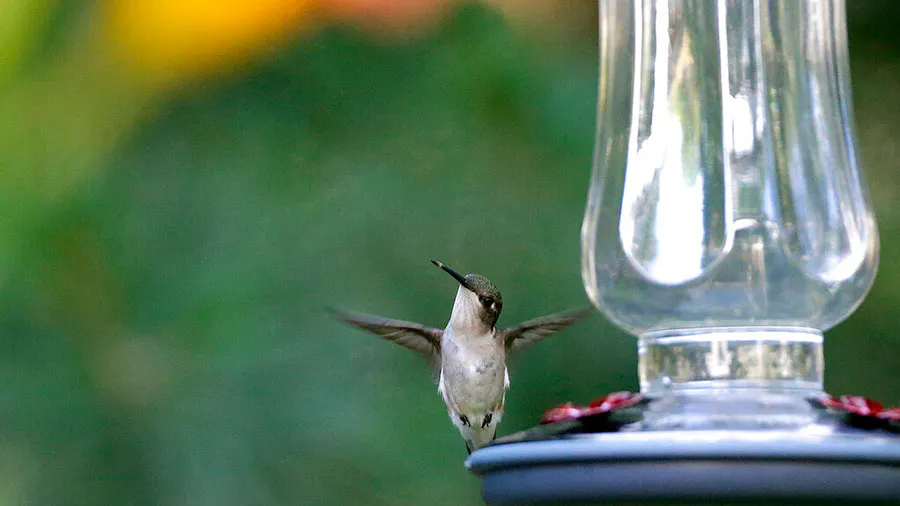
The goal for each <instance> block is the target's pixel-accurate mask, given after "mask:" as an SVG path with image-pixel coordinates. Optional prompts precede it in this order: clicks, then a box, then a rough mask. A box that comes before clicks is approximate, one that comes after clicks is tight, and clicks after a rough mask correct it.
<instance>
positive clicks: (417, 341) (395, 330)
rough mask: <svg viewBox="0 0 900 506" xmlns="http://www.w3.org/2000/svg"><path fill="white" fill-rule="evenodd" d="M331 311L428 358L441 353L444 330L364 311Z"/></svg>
mask: <svg viewBox="0 0 900 506" xmlns="http://www.w3.org/2000/svg"><path fill="white" fill-rule="evenodd" d="M331 312H332V314H334V316H335V317H336V318H338V319H339V320H341V321H344V322H346V323H349V324H350V325H354V326H356V327H359V328H361V329H363V330H367V331H369V332H371V333H373V334H376V335H379V336H381V337H383V338H385V339H387V340H388V341H391V342H392V343H397V344H399V345H400V346H403V347H404V348H407V349H410V350H412V351H415V352H417V353H421V354H422V355H425V356H426V357H428V358H431V359H433V358H434V357H435V356H440V354H441V334H443V332H444V331H443V330H440V329H435V328H431V327H426V326H424V325H421V324H418V323H415V322H407V321H403V320H392V319H390V318H383V317H381V316H375V315H368V314H364V313H355V312H353V313H351V312H347V311H340V310H337V309H331Z"/></svg>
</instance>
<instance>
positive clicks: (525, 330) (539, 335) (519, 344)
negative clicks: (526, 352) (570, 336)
mask: <svg viewBox="0 0 900 506" xmlns="http://www.w3.org/2000/svg"><path fill="white" fill-rule="evenodd" d="M589 312H590V308H588V307H583V308H580V309H575V310H572V311H565V312H562V313H554V314H551V315H547V316H542V317H540V318H535V319H533V320H528V321H526V322H522V323H520V324H518V325H516V326H515V327H510V328H508V329H503V330H501V331H500V337H501V338H502V339H503V342H504V343H505V344H506V351H507V353H508V354H510V355H512V354H513V353H516V352H518V351H520V350H521V349H522V348H525V347H526V346H528V345H530V344H532V343H535V342H537V341H540V340H541V339H543V338H545V337H547V336H549V335H552V334H555V333H556V332H559V331H560V330H562V329H564V328H566V327H568V326H569V325H571V324H573V323H575V322H577V321H578V320H580V319H581V318H583V317H584V316H585V315H587V314H588V313H589Z"/></svg>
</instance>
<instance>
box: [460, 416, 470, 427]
mask: <svg viewBox="0 0 900 506" xmlns="http://www.w3.org/2000/svg"><path fill="white" fill-rule="evenodd" d="M459 421H460V422H461V423H462V424H463V426H464V427H471V426H472V424H471V423H469V417H468V416H466V415H459Z"/></svg>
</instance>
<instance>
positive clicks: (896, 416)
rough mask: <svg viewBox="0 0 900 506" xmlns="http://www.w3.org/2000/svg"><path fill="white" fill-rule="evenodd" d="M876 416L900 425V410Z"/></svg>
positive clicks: (888, 411) (889, 410)
mask: <svg viewBox="0 0 900 506" xmlns="http://www.w3.org/2000/svg"><path fill="white" fill-rule="evenodd" d="M875 416H877V417H878V418H881V419H882V420H887V421H889V422H894V423H900V408H891V409H886V410H884V411H882V412H880V413H878V414H876V415H875Z"/></svg>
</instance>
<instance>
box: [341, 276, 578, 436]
mask: <svg viewBox="0 0 900 506" xmlns="http://www.w3.org/2000/svg"><path fill="white" fill-rule="evenodd" d="M431 262H432V263H433V264H434V265H436V266H437V267H440V268H441V269H443V270H444V271H446V272H447V273H448V274H450V276H452V277H453V278H454V279H455V280H456V281H457V282H458V283H459V288H458V289H457V291H456V299H455V300H454V302H453V310H452V311H451V313H450V320H449V322H448V323H447V326H446V327H444V329H443V330H442V329H438V328H432V327H426V326H425V325H422V324H419V323H415V322H409V321H403V320H394V319H389V318H382V317H379V316H372V315H367V314H363V313H355V312H354V313H351V312H345V311H338V310H332V311H333V312H334V314H335V316H336V317H337V318H339V319H341V320H343V321H344V322H346V323H349V324H351V325H354V326H356V327H359V328H361V329H363V330H366V331H368V332H371V333H373V334H376V335H378V336H381V337H382V338H384V339H386V340H388V341H391V342H394V343H396V344H399V345H400V346H403V347H405V348H408V349H410V350H412V351H414V352H417V353H419V354H421V355H424V356H425V357H426V358H428V359H429V360H430V361H431V364H432V370H433V372H434V374H435V376H436V379H437V380H438V392H440V394H441V397H442V398H443V400H444V404H446V405H447V411H448V414H449V416H450V420H451V422H453V424H454V425H456V427H457V428H458V429H459V432H460V434H461V435H462V437H463V439H464V440H465V442H466V450H467V451H468V452H469V453H472V452H473V451H475V450H477V449H478V448H481V447H482V446H484V445H486V444H488V443H490V442H491V441H493V439H494V437H495V435H496V431H497V425H498V424H499V423H500V420H501V419H502V418H503V409H504V406H505V401H506V391H507V389H509V372H508V371H507V366H506V362H507V358H509V357H510V356H511V355H513V354H515V353H516V352H518V351H520V350H522V349H523V348H525V347H526V346H528V345H530V344H532V343H534V342H536V341H539V340H541V339H543V338H545V337H547V336H550V335H552V334H554V333H556V332H558V331H560V330H562V329H564V328H566V327H568V326H569V325H571V324H573V323H575V322H576V321H578V320H579V319H580V318H581V317H583V316H584V315H586V314H587V312H588V310H587V308H581V309H576V310H570V311H566V312H561V313H555V314H551V315H548V316H544V317H541V318H535V319H533V320H528V321H525V322H523V323H520V324H519V325H516V326H515V327H510V328H506V329H498V328H497V327H496V323H497V319H498V318H499V317H500V312H501V311H502V310H503V297H502V296H501V295H500V290H498V289H497V287H496V286H495V285H494V284H493V283H491V281H490V280H489V279H487V278H486V277H484V276H482V275H480V274H468V275H466V276H463V275H461V274H459V273H458V272H456V271H454V270H453V269H451V268H450V267H448V266H446V265H444V264H442V263H441V262H438V261H436V260H432V261H431Z"/></svg>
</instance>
